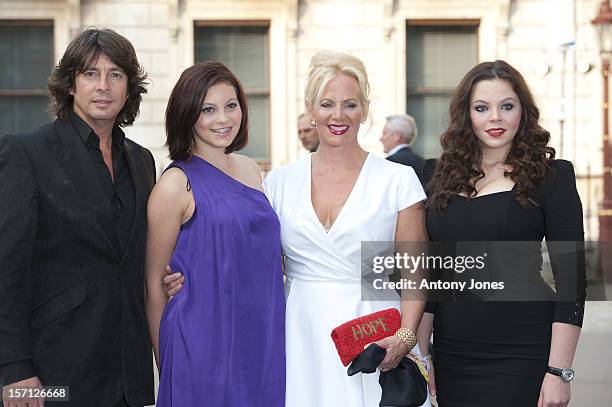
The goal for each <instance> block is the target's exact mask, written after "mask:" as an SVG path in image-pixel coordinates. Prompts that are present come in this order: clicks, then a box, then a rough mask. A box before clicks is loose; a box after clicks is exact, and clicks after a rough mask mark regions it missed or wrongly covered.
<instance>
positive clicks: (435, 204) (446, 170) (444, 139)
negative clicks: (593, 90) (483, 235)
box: [426, 60, 555, 211]
mask: <svg viewBox="0 0 612 407" xmlns="http://www.w3.org/2000/svg"><path fill="white" fill-rule="evenodd" d="M492 79H501V80H504V81H507V82H508V83H509V84H510V85H511V86H512V89H513V90H514V92H515V93H516V94H517V96H518V98H519V100H520V103H521V106H522V113H521V122H520V125H519V128H518V131H517V133H516V135H515V136H514V139H513V140H512V145H511V147H510V151H509V152H508V156H507V157H506V159H505V161H504V164H508V165H510V166H511V167H512V171H506V172H505V175H506V176H508V177H510V179H512V181H514V183H515V184H516V185H515V187H514V197H515V199H516V201H517V202H518V203H519V204H520V205H521V206H523V207H527V206H529V205H537V204H536V202H535V201H534V200H533V198H532V193H533V190H534V188H535V186H536V184H537V182H538V181H539V180H541V179H542V178H543V177H544V176H545V174H546V172H547V171H548V170H549V169H551V168H552V167H551V164H552V161H553V160H554V158H555V150H554V148H552V147H549V146H548V142H549V141H550V133H549V132H548V131H546V130H545V129H543V128H542V127H541V126H540V125H539V124H538V120H539V118H540V111H539V110H538V108H537V106H536V104H535V102H534V100H533V96H532V95H531V91H530V90H529V87H528V86H527V83H526V82H525V79H524V78H523V76H522V75H521V74H520V73H519V72H518V71H517V70H516V69H514V68H513V67H512V66H510V64H508V63H507V62H505V61H502V60H497V61H494V62H483V63H480V64H478V65H476V66H475V67H474V68H472V69H471V70H470V71H469V72H468V73H467V74H466V75H465V77H464V78H463V79H462V80H461V82H460V83H459V86H457V89H456V90H455V93H454V94H453V97H452V100H451V103H450V108H449V113H450V125H449V126H448V128H447V129H446V131H445V132H444V133H443V134H442V136H441V137H440V144H441V145H442V155H441V156H440V159H439V160H438V163H437V165H436V169H435V171H434V173H433V176H432V178H431V180H430V181H429V182H428V183H427V186H426V189H427V191H428V195H429V199H428V200H427V208H429V209H433V210H437V211H443V210H444V209H446V207H447V206H448V204H449V202H450V201H451V200H452V199H453V198H455V197H456V196H457V195H459V194H465V195H466V196H468V197H473V196H475V195H476V193H477V191H476V188H474V185H475V183H476V181H478V180H479V179H481V178H483V177H484V171H483V169H482V149H481V146H480V142H479V141H478V139H477V138H476V134H475V133H474V130H473V129H472V122H471V119H470V100H471V96H472V91H473V89H474V86H475V85H476V84H477V83H478V82H480V81H483V80H492Z"/></svg>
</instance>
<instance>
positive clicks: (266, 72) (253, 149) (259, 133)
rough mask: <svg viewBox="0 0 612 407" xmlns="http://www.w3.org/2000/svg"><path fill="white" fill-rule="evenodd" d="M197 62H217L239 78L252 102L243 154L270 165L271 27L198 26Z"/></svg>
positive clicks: (250, 102)
mask: <svg viewBox="0 0 612 407" xmlns="http://www.w3.org/2000/svg"><path fill="white" fill-rule="evenodd" d="M194 32H195V61H196V62H203V61H207V60H217V61H219V62H222V63H223V64H225V65H227V67H228V68H229V69H231V70H232V72H233V73H234V74H235V75H236V76H237V77H238V79H239V80H240V82H241V83H242V86H243V87H244V90H245V92H246V94H247V98H248V101H249V142H248V144H247V146H246V147H245V148H244V149H243V150H242V151H241V153H242V154H245V155H248V156H249V157H251V158H253V159H255V160H257V161H258V162H260V163H262V164H266V163H269V162H270V67H269V61H270V47H269V35H268V32H269V24H268V23H257V22H250V23H249V24H248V25H247V24H242V25H209V24H204V23H196V26H195V30H194Z"/></svg>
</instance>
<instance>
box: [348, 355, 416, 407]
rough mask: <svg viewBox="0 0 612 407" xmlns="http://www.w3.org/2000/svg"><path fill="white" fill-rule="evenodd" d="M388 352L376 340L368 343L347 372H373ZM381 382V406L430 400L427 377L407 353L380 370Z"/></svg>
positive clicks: (409, 406)
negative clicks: (395, 362)
mask: <svg viewBox="0 0 612 407" xmlns="http://www.w3.org/2000/svg"><path fill="white" fill-rule="evenodd" d="M386 352H387V351H386V350H385V349H383V348H381V347H380V346H378V345H376V344H372V345H370V346H368V347H367V348H366V349H364V351H363V352H361V353H360V354H359V355H358V356H357V357H356V358H355V359H354V360H353V362H352V363H351V365H350V366H349V368H348V372H347V373H348V375H349V376H352V375H354V374H356V373H374V372H375V371H376V368H377V367H378V365H380V363H381V362H382V361H383V359H384V358H385V354H386ZM378 383H379V384H380V387H381V388H382V396H381V399H380V404H379V407H419V406H420V405H422V404H423V403H425V400H427V380H425V377H423V375H422V374H421V372H420V371H419V367H418V366H417V365H416V362H415V361H413V360H412V359H410V358H406V357H404V358H402V360H401V362H400V363H399V365H397V367H396V368H395V369H393V370H389V371H388V372H381V374H380V377H379V379H378Z"/></svg>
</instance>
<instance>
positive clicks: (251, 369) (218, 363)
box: [145, 62, 285, 407]
mask: <svg viewBox="0 0 612 407" xmlns="http://www.w3.org/2000/svg"><path fill="white" fill-rule="evenodd" d="M247 132H248V112H247V103H246V98H245V95H244V91H243V90H242V87H241V85H240V83H239V81H238V79H237V78H236V77H235V76H234V75H233V74H232V73H231V72H230V71H229V69H227V67H225V66H224V65H223V64H221V63H218V62H205V63H199V64H196V65H194V66H192V67H190V68H188V69H186V70H185V71H184V72H183V74H182V75H181V77H180V79H179V81H178V83H177V84H176V85H175V87H174V89H173V91H172V94H171V96H170V100H169V102H168V107H167V110H166V135H167V146H168V148H169V151H170V157H171V158H172V159H173V160H174V161H173V162H172V164H171V165H170V166H169V168H168V169H167V170H166V171H165V172H164V174H163V175H162V176H161V178H160V180H159V182H158V183H157V185H156V186H155V188H154V189H153V191H152V193H151V197H150V199H149V204H148V239H147V255H146V285H147V291H146V299H145V302H146V311H147V317H148V320H149V329H150V333H151V338H152V341H153V347H154V351H155V357H156V360H157V363H158V367H159V369H160V385H159V393H158V399H157V405H158V406H164V407H166V406H196V405H210V406H227V407H247V406H248V407H259V406H261V407H264V406H265V407H282V406H283V405H284V399H285V394H284V392H285V349H284V341H285V339H284V317H285V315H284V307H285V302H284V292H283V276H282V270H281V245H280V226H279V221H278V217H277V216H276V214H275V213H274V210H273V209H272V207H271V206H270V204H269V202H268V200H267V199H266V197H265V195H264V194H263V192H262V180H261V176H260V172H259V168H258V166H257V164H256V163H255V162H254V161H253V160H251V159H250V158H247V157H245V156H242V155H238V154H236V153H235V151H237V150H240V149H241V148H243V147H244V146H245V145H246V142H247ZM167 264H169V265H170V266H171V267H172V269H174V270H180V271H181V273H182V275H183V277H182V278H183V283H182V285H183V286H182V289H181V290H180V292H178V293H177V294H176V295H175V296H174V297H172V298H171V299H170V300H168V297H167V296H166V294H165V293H164V291H163V289H162V277H163V276H164V275H165V267H166V265H167Z"/></svg>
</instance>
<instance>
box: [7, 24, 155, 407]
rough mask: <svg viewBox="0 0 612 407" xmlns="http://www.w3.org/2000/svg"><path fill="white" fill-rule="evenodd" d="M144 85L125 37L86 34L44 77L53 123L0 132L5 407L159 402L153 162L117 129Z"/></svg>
mask: <svg viewBox="0 0 612 407" xmlns="http://www.w3.org/2000/svg"><path fill="white" fill-rule="evenodd" d="M145 84H146V74H145V72H144V70H143V69H142V67H141V66H140V65H139V63H138V60H137V58H136V53H135V51H134V48H133V46H132V44H131V43H130V42H129V41H128V40H127V39H126V38H124V37H122V36H121V35H119V34H117V33H116V32H114V31H112V30H108V29H102V30H100V29H94V28H90V29H87V30H85V31H84V32H82V33H81V34H80V35H79V36H77V37H76V38H75V39H74V40H73V41H72V42H71V43H70V44H69V45H68V48H67V50H66V52H65V54H64V55H63V57H62V59H61V60H60V62H59V64H58V65H57V66H56V67H55V69H54V70H53V72H52V73H51V76H50V78H49V80H48V83H47V86H48V89H49V92H50V96H51V102H52V108H53V109H54V111H55V113H56V114H57V119H56V120H55V121H53V122H51V123H48V124H46V125H43V126H41V127H39V128H37V129H34V130H32V131H29V132H25V133H23V134H19V135H6V136H3V137H0V177H1V178H2V183H1V184H0V230H1V231H2V232H1V233H0V265H1V267H0V298H2V306H1V307H0V366H1V367H2V376H3V377H2V384H3V385H4V395H3V397H4V403H5V404H9V403H10V405H11V406H13V405H15V406H25V405H28V406H34V405H38V404H35V403H37V402H38V401H35V402H32V401H29V402H27V401H24V400H17V399H13V397H14V396H16V395H19V392H15V391H12V392H10V391H9V390H11V389H12V390H16V389H23V388H36V387H40V386H41V385H42V386H69V398H70V400H69V401H68V402H62V403H60V404H61V405H62V406H90V407H93V406H143V405H145V404H152V403H153V373H152V372H153V369H152V356H151V344H150V340H149V336H148V331H147V323H146V318H145V313H144V302H143V292H144V284H143V268H144V254H145V239H146V223H145V222H146V203H147V199H148V196H149V192H150V190H151V188H152V186H153V184H154V182H155V163H154V160H153V156H152V155H151V153H150V152H149V151H148V150H147V149H145V148H143V147H141V146H139V145H138V144H136V143H134V142H132V141H131V140H128V139H127V138H125V135H124V133H123V131H122V130H121V127H125V126H129V125H131V124H132V123H133V122H134V119H135V118H136V117H137V115H138V112H139V109H140V102H141V100H142V95H143V94H144V93H146V89H145ZM26 403H29V404H26ZM40 405H42V403H41V404H40ZM46 405H49V403H47V404H46Z"/></svg>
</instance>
